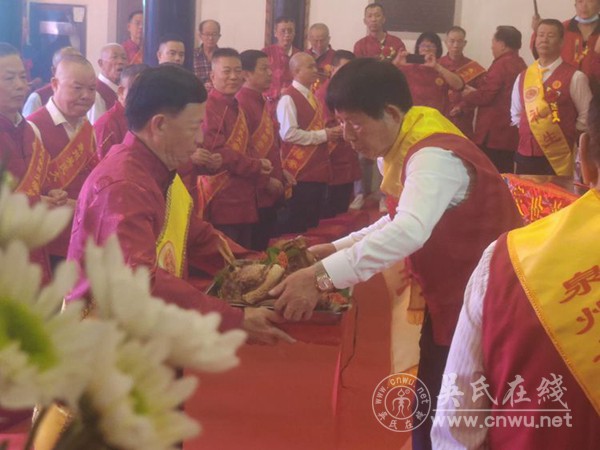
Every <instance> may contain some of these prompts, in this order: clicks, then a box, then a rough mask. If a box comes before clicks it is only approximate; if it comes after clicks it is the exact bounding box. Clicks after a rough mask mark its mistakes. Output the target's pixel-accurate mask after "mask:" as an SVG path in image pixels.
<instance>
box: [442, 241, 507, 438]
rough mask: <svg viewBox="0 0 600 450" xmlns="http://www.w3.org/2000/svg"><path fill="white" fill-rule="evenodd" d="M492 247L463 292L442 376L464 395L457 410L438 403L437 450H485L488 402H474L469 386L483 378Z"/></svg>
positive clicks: (483, 399)
mask: <svg viewBox="0 0 600 450" xmlns="http://www.w3.org/2000/svg"><path fill="white" fill-rule="evenodd" d="M495 248H496V242H492V243H491V244H490V245H489V246H488V248H487V249H486V250H485V251H484V252H483V255H482V257H481V260H480V261H479V264H478V265H477V267H476V268H475V270H474V271H473V274H472V275H471V278H470V279H469V283H468V284H467V288H466V290H465V298H464V303H463V307H462V310H461V312H460V316H459V318H458V324H457V326H456V330H455V331H454V337H453V339H452V345H451V346H450V353H449V354H448V360H447V362H446V368H445V370H444V376H445V377H446V376H450V375H451V376H452V377H454V375H456V380H455V382H454V385H455V386H456V387H457V389H458V391H460V392H462V393H464V395H462V396H460V397H459V398H460V400H459V402H460V403H459V406H458V407H455V406H454V404H453V402H452V398H445V399H444V400H445V401H442V400H439V402H438V405H437V407H438V411H437V412H436V420H435V421H434V423H433V427H432V429H431V441H432V445H433V448H435V449H438V450H458V449H462V450H466V449H469V450H480V449H485V448H486V443H485V441H486V436H487V428H486V427H485V426H483V427H481V426H480V425H483V424H484V419H485V417H486V416H487V415H488V411H485V410H489V409H490V407H491V402H490V400H489V399H488V397H487V396H486V395H482V396H481V397H480V398H478V399H477V400H476V401H473V395H472V393H473V388H472V387H471V384H470V383H473V382H474V381H476V380H478V379H479V378H480V377H481V375H484V370H483V350H482V346H481V324H482V317H483V299H484V297H485V294H486V290H487V284H488V279H489V274H490V261H491V258H492V254H493V253H494V249H495ZM467 410H469V411H467ZM478 410H480V411H478ZM465 416H469V417H477V419H476V420H477V422H476V423H477V425H475V426H468V425H467V424H466V423H465V422H464V421H463V420H461V417H465ZM450 420H453V425H452V426H451V425H450V424H449V421H450Z"/></svg>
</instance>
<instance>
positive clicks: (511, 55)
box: [463, 25, 527, 173]
mask: <svg viewBox="0 0 600 450" xmlns="http://www.w3.org/2000/svg"><path fill="white" fill-rule="evenodd" d="M520 48H521V32H520V31H519V30H517V29H516V28H515V27H513V26H509V25H501V26H499V27H498V28H497V29H496V32H495V33H494V37H493V38H492V53H493V55H494V61H493V62H492V64H491V65H490V67H489V68H488V72H487V75H486V77H485V78H484V80H483V81H482V82H481V84H480V85H479V86H478V88H477V89H474V88H472V87H470V86H466V87H465V89H464V90H463V101H464V102H465V104H466V105H467V106H470V107H479V109H478V110H477V119H476V121H475V130H474V132H473V142H475V143H476V144H477V145H479V147H480V148H481V149H482V150H483V152H484V153H485V154H486V155H487V156H488V158H490V159H491V160H492V162H493V163H494V165H495V166H496V168H497V169H498V170H499V171H500V172H501V173H512V172H513V170H514V162H513V160H514V154H515V150H516V149H517V146H518V141H519V136H518V132H517V130H516V129H514V128H513V127H512V126H511V124H510V122H511V119H510V103H511V92H512V87H513V85H514V83H515V80H516V79H517V76H518V75H519V73H520V72H521V71H523V70H524V69H525V68H526V67H527V65H526V64H525V61H523V58H521V57H520V56H519V49H520Z"/></svg>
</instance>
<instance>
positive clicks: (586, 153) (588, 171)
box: [579, 133, 599, 186]
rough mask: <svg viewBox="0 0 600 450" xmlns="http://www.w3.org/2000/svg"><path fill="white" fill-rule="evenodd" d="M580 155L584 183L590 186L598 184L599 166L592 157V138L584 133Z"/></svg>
mask: <svg viewBox="0 0 600 450" xmlns="http://www.w3.org/2000/svg"><path fill="white" fill-rule="evenodd" d="M579 154H580V156H581V176H582V178H583V183H584V184H586V185H588V186H595V185H596V184H598V170H599V169H598V166H597V165H596V164H595V162H594V161H593V159H592V158H591V155H590V136H589V135H588V134H587V133H583V134H582V135H581V136H580V137H579Z"/></svg>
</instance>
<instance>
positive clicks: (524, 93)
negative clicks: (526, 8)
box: [511, 19, 592, 177]
mask: <svg viewBox="0 0 600 450" xmlns="http://www.w3.org/2000/svg"><path fill="white" fill-rule="evenodd" d="M563 40H564V29H563V26H562V24H561V23H560V21H558V20H555V19H544V20H542V21H541V22H540V23H539V25H538V29H537V31H536V37H535V48H536V50H537V53H538V56H539V58H538V60H537V61H536V62H534V63H533V64H532V65H531V66H529V67H528V68H527V70H525V71H524V72H522V73H521V74H520V75H519V76H518V77H517V80H516V81H515V84H514V87H513V91H512V105H511V117H512V124H513V125H517V126H518V127H519V146H518V148H517V153H516V154H515V163H516V173H523V174H533V175H535V174H537V175H562V176H569V177H570V176H572V175H573V161H574V150H575V145H576V142H577V140H578V134H579V133H580V132H582V131H585V126H586V123H587V110H588V106H589V104H590V100H591V99H592V93H591V91H590V87H589V83H588V78H587V77H586V76H585V74H584V73H583V72H580V71H579V70H577V69H575V67H573V66H572V65H570V64H568V63H566V62H565V61H563V59H562V58H561V56H560V52H561V48H562V45H563Z"/></svg>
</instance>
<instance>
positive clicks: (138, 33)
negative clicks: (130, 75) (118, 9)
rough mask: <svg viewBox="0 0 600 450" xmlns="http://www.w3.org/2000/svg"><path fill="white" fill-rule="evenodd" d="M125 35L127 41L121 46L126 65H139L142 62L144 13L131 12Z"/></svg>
mask: <svg viewBox="0 0 600 450" xmlns="http://www.w3.org/2000/svg"><path fill="white" fill-rule="evenodd" d="M127 33H129V39H127V40H126V41H125V42H123V43H122V44H121V45H122V46H123V48H124V49H125V52H126V53H127V64H140V63H141V62H142V61H143V60H144V48H143V47H144V46H143V42H142V40H143V38H144V12H143V11H142V10H137V11H133V12H132V13H131V14H129V18H128V19H127Z"/></svg>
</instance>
